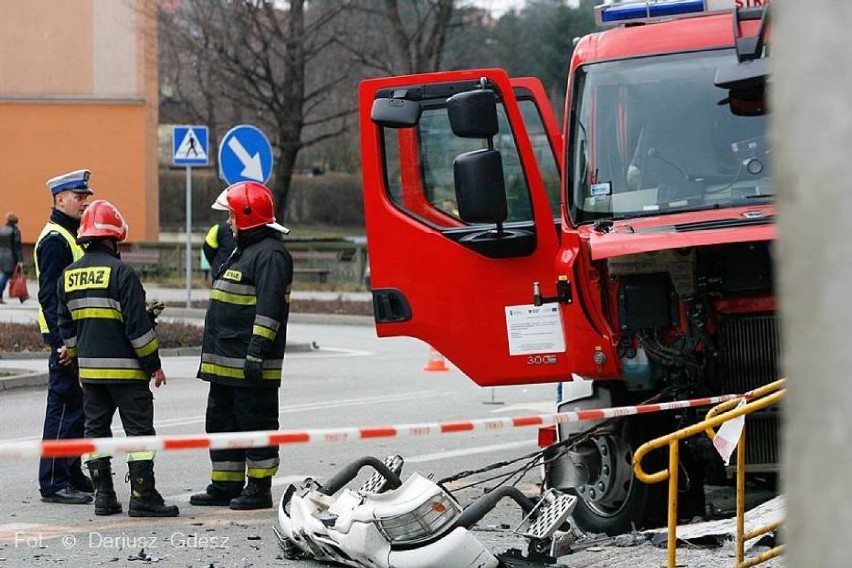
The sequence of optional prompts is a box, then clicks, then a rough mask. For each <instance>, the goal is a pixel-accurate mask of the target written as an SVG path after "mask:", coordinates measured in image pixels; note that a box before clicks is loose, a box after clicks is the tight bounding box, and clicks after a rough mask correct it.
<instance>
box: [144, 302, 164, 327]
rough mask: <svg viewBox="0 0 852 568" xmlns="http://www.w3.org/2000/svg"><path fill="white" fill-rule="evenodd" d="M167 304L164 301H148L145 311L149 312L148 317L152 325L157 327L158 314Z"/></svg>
mask: <svg viewBox="0 0 852 568" xmlns="http://www.w3.org/2000/svg"><path fill="white" fill-rule="evenodd" d="M164 309H166V305H165V304H164V303H163V302H148V303H147V304H145V311H146V312H148V319H150V320H151V325H152V326H154V327H157V316H159V315H160V314H161V313H162V312H163V310H164Z"/></svg>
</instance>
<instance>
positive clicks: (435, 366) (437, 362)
mask: <svg viewBox="0 0 852 568" xmlns="http://www.w3.org/2000/svg"><path fill="white" fill-rule="evenodd" d="M423 370H424V371H449V369H448V368H447V363H446V362H445V361H444V356H443V355H441V354H440V353H438V351H436V350H435V348H434V347H430V348H429V360H428V361H427V362H426V366H425V367H423Z"/></svg>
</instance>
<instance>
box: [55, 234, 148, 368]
mask: <svg viewBox="0 0 852 568" xmlns="http://www.w3.org/2000/svg"><path fill="white" fill-rule="evenodd" d="M58 295H59V310H58V321H59V331H60V333H61V334H62V339H63V340H64V341H65V346H66V347H67V348H68V352H69V354H70V355H71V356H72V357H77V363H78V366H79V368H80V380H81V381H82V382H84V383H85V382H97V383H103V382H111V383H123V382H125V381H128V380H137V381H145V382H147V381H148V380H149V379H150V377H151V375H152V374H153V373H154V371H156V370H157V369H159V368H160V355H159V342H158V340H157V335H156V333H155V332H154V327H153V325H152V324H151V319H150V317H149V316H148V312H147V311H146V310H145V290H144V289H143V288H142V283H141V282H140V281H139V278H138V277H137V276H136V273H135V272H133V269H132V268H130V267H129V266H127V265H126V264H124V263H123V262H121V260H120V259H119V258H117V256H115V255H114V254H113V253H112V252H111V251H110V250H109V249H107V248H105V247H104V246H103V245H101V244H100V243H97V242H94V243H92V244H91V245H89V247H88V249H87V250H86V254H85V255H84V256H83V258H82V259H80V260H78V261H77V262H74V263H73V264H72V265H71V266H69V267H68V268H67V269H65V272H63V273H62V278H61V280H60V283H59V285H58Z"/></svg>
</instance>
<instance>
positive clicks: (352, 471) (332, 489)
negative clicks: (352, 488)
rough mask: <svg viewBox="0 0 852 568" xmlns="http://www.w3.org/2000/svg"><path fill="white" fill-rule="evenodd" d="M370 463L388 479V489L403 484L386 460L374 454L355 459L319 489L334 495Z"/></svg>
mask: <svg viewBox="0 0 852 568" xmlns="http://www.w3.org/2000/svg"><path fill="white" fill-rule="evenodd" d="M368 465H369V466H371V467H372V468H373V469H375V470H376V471H377V472H379V475H381V476H382V477H384V478H385V479H386V480H387V482H388V489H397V488H398V487H399V486H400V485H402V480H400V478H399V476H398V475H397V474H395V473H394V472H393V471H391V470H390V469H389V468H388V466H386V465H385V464H384V462H382V461H380V460H379V459H377V458H374V457H372V456H365V457H363V458H360V459H358V460H355V461H354V462H352V463H350V464H349V465H347V466H345V467H344V468H343V469H341V470H340V471H338V472H337V473H335V474H334V475H332V476H331V477H330V478H328V481H326V482H325V484H324V485H323V486H322V487H320V488H319V489H318V490H317V491H319V492H320V493H322V494H324V495H329V496H331V495H334V494H335V493H337V492H338V491H340V490H341V489H343V488H344V487H345V486H346V484H347V483H349V482H350V481H352V480H353V479H355V477H356V476H357V475H358V472H359V471H361V468H362V467H364V466H368Z"/></svg>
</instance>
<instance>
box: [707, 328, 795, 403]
mask: <svg viewBox="0 0 852 568" xmlns="http://www.w3.org/2000/svg"><path fill="white" fill-rule="evenodd" d="M719 340H720V347H721V352H722V356H723V357H724V362H723V368H722V369H721V373H720V375H721V377H720V378H721V381H720V385H719V386H720V389H721V392H723V393H740V392H746V391H749V390H752V389H755V388H757V387H760V386H763V385H765V384H767V383H771V382H772V381H775V380H777V379H779V378H781V377H780V375H779V365H778V361H779V358H780V354H781V333H780V330H779V325H778V316H777V315H776V314H765V315H752V316H739V317H727V318H725V319H724V320H723V321H722V327H721V329H720V330H719Z"/></svg>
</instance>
